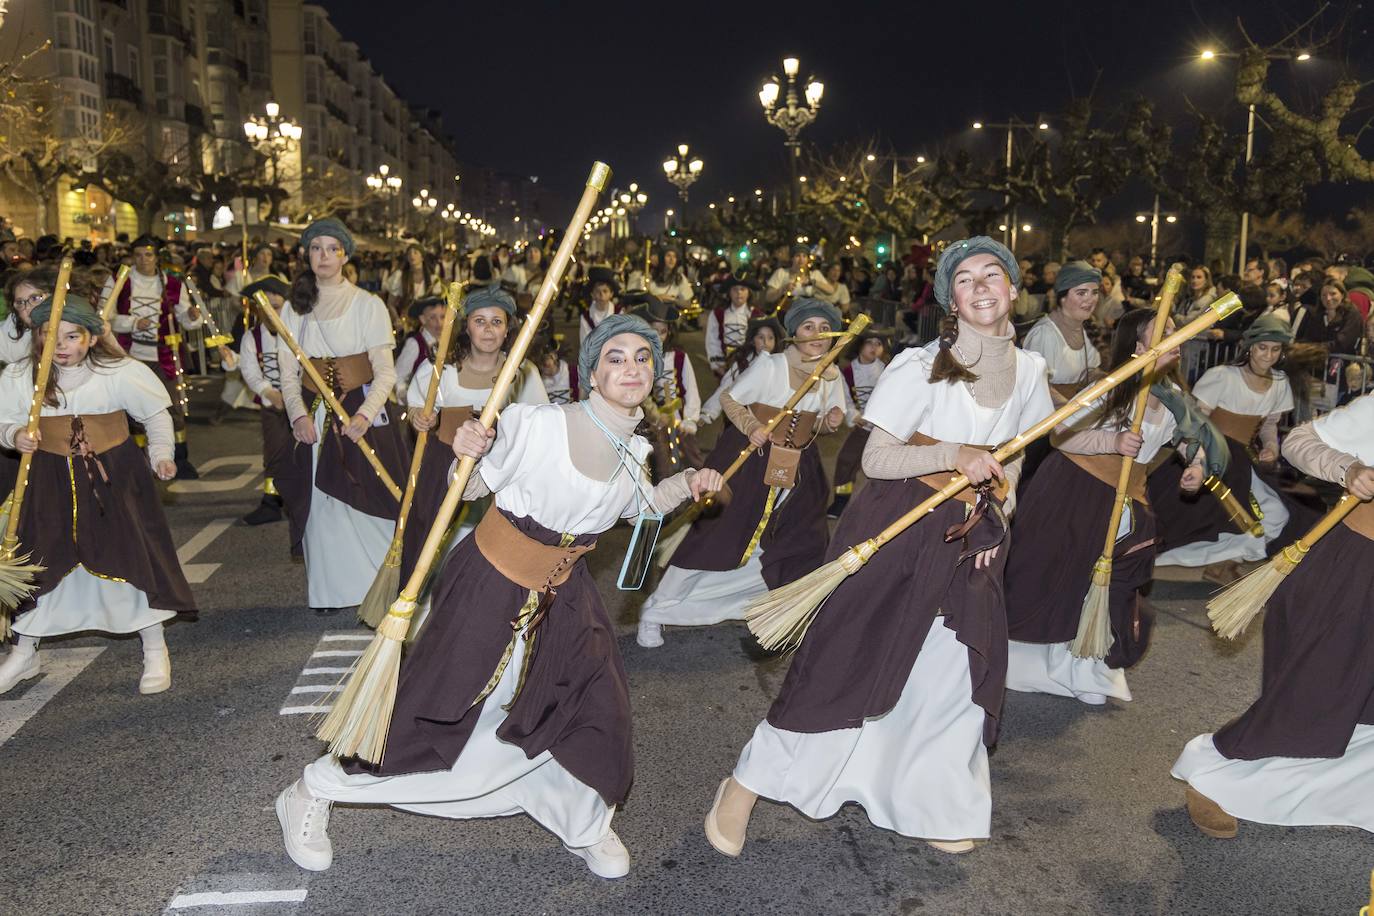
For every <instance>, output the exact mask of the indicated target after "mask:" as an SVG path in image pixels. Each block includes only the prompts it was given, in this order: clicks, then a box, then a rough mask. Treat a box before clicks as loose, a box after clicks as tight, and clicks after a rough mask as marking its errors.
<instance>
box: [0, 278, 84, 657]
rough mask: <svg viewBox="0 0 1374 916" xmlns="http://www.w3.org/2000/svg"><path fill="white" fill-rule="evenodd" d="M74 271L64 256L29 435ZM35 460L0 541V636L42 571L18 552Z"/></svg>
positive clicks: (21, 480)
mask: <svg viewBox="0 0 1374 916" xmlns="http://www.w3.org/2000/svg"><path fill="white" fill-rule="evenodd" d="M71 275H72V259H71V258H70V257H67V258H63V259H62V266H61V267H59V268H58V271H57V286H56V288H55V289H54V291H53V296H52V315H51V316H50V317H49V318H48V333H47V334H46V335H44V337H43V353H42V355H41V356H40V357H39V359H38V375H37V378H36V379H35V382H34V386H33V400H32V401H30V402H29V421H28V423H27V425H26V426H25V429H26V431H27V432H28V434H29V435H30V436H32V435H34V434H35V433H37V432H38V417H39V415H40V414H42V412H43V394H44V392H46V391H47V390H48V377H49V376H50V375H52V360H53V354H54V353H55V352H56V351H57V335H58V331H59V329H60V327H61V324H62V309H63V307H64V306H65V305H66V304H67V281H68V280H70V279H71ZM32 464H33V452H25V453H24V455H23V456H22V457H21V458H20V459H19V476H18V477H17V478H16V479H15V481H14V491H13V492H12V493H11V494H10V498H9V517H8V518H7V519H6V520H5V537H4V541H3V542H0V639H8V638H9V636H10V613H11V612H12V611H13V610H14V609H15V608H16V607H18V606H19V605H20V603H21V602H23V601H24V599H26V598H27V597H28V596H29V595H31V594H32V593H33V589H34V584H33V580H34V577H35V576H37V575H38V574H39V573H40V572H42V571H43V567H42V566H41V565H38V564H34V563H30V562H29V555H28V554H24V555H23V556H19V512H20V509H22V508H23V505H24V492H25V491H26V490H27V489H28V487H29V468H30V466H32Z"/></svg>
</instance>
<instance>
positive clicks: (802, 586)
mask: <svg viewBox="0 0 1374 916" xmlns="http://www.w3.org/2000/svg"><path fill="white" fill-rule="evenodd" d="M1239 308H1240V297H1239V296H1237V295H1236V294H1235V293H1227V294H1226V295H1224V296H1222V297H1221V298H1219V299H1217V300H1215V301H1214V302H1212V304H1211V305H1209V306H1208V307H1207V311H1206V312H1205V313H1204V314H1202V315H1199V316H1198V317H1197V318H1195V319H1193V320H1192V321H1191V322H1189V323H1188V324H1187V325H1185V326H1184V327H1182V328H1180V329H1179V330H1177V331H1175V332H1174V333H1172V334H1170V335H1169V336H1168V337H1166V338H1164V340H1162V341H1160V342H1159V343H1158V344H1156V345H1155V346H1153V347H1151V348H1150V349H1149V350H1146V351H1145V352H1144V353H1141V354H1139V355H1137V356H1136V357H1135V358H1133V359H1131V360H1130V361H1129V362H1127V363H1125V364H1124V365H1122V366H1121V367H1119V368H1117V369H1114V370H1112V371H1111V372H1109V373H1107V374H1106V375H1105V376H1103V377H1102V378H1100V379H1098V380H1097V381H1096V382H1093V383H1092V384H1091V385H1089V386H1088V387H1087V388H1084V389H1083V390H1082V391H1080V392H1079V393H1078V394H1076V395H1074V397H1073V398H1071V399H1070V400H1069V402H1068V403H1067V404H1065V405H1064V406H1063V407H1061V408H1059V409H1058V410H1056V411H1055V412H1054V413H1052V414H1050V415H1049V416H1048V417H1046V418H1045V419H1043V420H1041V421H1040V422H1039V423H1036V424H1035V425H1034V426H1032V427H1031V428H1030V429H1028V430H1026V431H1025V432H1024V433H1021V434H1020V435H1019V436H1017V437H1016V438H1014V439H1012V440H1011V441H1010V442H1008V443H1007V444H1006V445H1004V446H1002V447H1001V448H999V449H997V450H996V451H994V452H993V453H992V457H993V458H994V459H995V460H997V461H1005V460H1006V459H1007V458H1009V457H1011V456H1012V455H1015V454H1016V453H1017V452H1019V451H1021V450H1022V449H1024V448H1025V447H1026V446H1027V445H1028V444H1030V443H1031V442H1033V441H1035V440H1036V439H1039V438H1041V437H1042V436H1045V435H1048V434H1049V433H1050V432H1051V431H1052V430H1053V429H1054V428H1055V427H1056V426H1058V425H1059V424H1060V423H1062V422H1064V421H1065V420H1067V419H1068V418H1069V417H1071V416H1073V415H1074V414H1075V413H1077V412H1078V411H1079V410H1081V409H1082V408H1084V407H1086V406H1087V405H1089V404H1091V403H1092V402H1093V401H1095V400H1097V399H1098V398H1100V397H1102V395H1104V394H1106V393H1107V392H1108V391H1111V390H1112V389H1113V388H1115V387H1116V386H1117V385H1120V384H1121V383H1122V382H1124V381H1125V380H1126V379H1128V378H1130V377H1131V376H1133V375H1139V374H1140V373H1141V372H1143V371H1145V367H1146V365H1147V364H1150V365H1152V364H1153V363H1154V362H1155V361H1156V360H1158V359H1159V357H1160V356H1161V355H1163V354H1164V353H1167V352H1168V351H1169V350H1172V349H1173V348H1174V347H1177V346H1179V345H1180V344H1182V343H1183V342H1184V341H1186V340H1189V339H1190V338H1193V337H1196V336H1197V335H1198V334H1200V333H1202V332H1203V331H1205V330H1207V329H1208V328H1210V327H1211V326H1212V325H1214V324H1216V323H1217V322H1218V321H1220V320H1221V319H1222V318H1225V317H1226V316H1227V315H1230V314H1231V313H1232V312H1234V311H1236V310H1237V309H1239ZM968 486H969V479H968V478H967V477H965V476H964V475H963V474H956V475H955V476H954V478H953V479H952V480H950V482H949V483H947V484H945V485H944V486H943V487H941V488H940V490H939V491H937V492H936V493H935V494H934V495H933V496H931V497H929V498H927V499H925V500H923V501H922V502H921V503H920V505H918V506H916V508H914V509H912V510H911V511H910V512H908V513H906V514H905V515H903V516H902V517H901V518H899V519H897V520H896V521H895V522H893V523H892V524H890V525H888V526H887V527H886V528H884V529H883V530H882V531H881V532H879V533H878V534H877V535H876V536H875V537H872V538H869V539H868V540H866V541H863V542H862V543H859V544H855V545H853V546H852V547H850V548H849V549H848V550H846V551H845V552H844V553H842V554H840V556H839V557H838V558H836V559H834V560H832V561H831V562H829V563H827V564H825V565H824V566H822V567H820V568H819V569H817V570H815V571H814V572H811V573H808V574H807V575H805V576H803V577H802V578H800V579H798V580H797V581H795V582H793V583H791V584H790V585H784V586H783V587H782V588H777V589H774V590H773V591H771V592H768V593H767V594H765V595H763V596H761V597H759V598H756V599H755V600H754V601H752V602H750V604H749V606H748V607H747V608H746V609H745V612H744V616H745V620H746V621H747V622H748V624H749V629H750V630H751V631H752V632H753V634H754V635H755V636H757V637H758V639H759V643H760V645H762V646H763V647H764V648H766V649H776V648H780V647H783V646H787V647H795V646H797V645H800V643H801V640H802V637H804V636H805V635H806V630H807V628H808V627H809V626H810V625H811V621H812V620H813V619H814V618H815V616H816V611H817V610H818V609H819V608H820V606H821V604H822V602H824V601H825V599H826V598H828V597H829V596H830V593H831V592H833V591H834V590H835V589H836V588H838V587H839V585H840V583H841V582H843V581H844V580H845V579H846V578H848V577H849V576H852V575H854V573H856V572H858V571H859V570H860V569H862V568H863V566H864V564H865V563H867V562H868V561H869V560H870V559H872V557H873V555H874V554H876V553H877V552H878V550H879V549H880V548H882V546H883V545H884V544H887V543H888V542H890V541H891V540H892V539H893V538H895V537H897V536H898V535H899V534H901V533H902V532H903V531H905V530H906V529H908V528H910V527H911V526H912V525H914V524H916V523H917V522H919V521H920V520H921V519H923V518H925V517H926V516H927V515H929V514H930V513H931V512H934V511H935V510H936V509H937V508H939V507H940V506H941V505H943V504H944V503H945V502H946V501H948V500H950V499H953V498H954V497H955V496H957V495H958V494H959V493H960V492H961V491H963V490H964V489H966V488H967V487H968Z"/></svg>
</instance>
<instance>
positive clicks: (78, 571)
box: [14, 565, 176, 639]
mask: <svg viewBox="0 0 1374 916" xmlns="http://www.w3.org/2000/svg"><path fill="white" fill-rule="evenodd" d="M175 616H176V612H175V611H167V610H161V609H159V608H154V607H149V606H148V596H147V595H145V594H144V593H143V592H142V591H140V590H139V589H137V588H135V587H134V586H133V585H131V584H130V583H128V582H117V581H115V580H114V579H102V578H101V577H99V576H96V575H93V574H92V573H91V572H90V571H89V570H87V569H86V567H85V566H81V565H77V567H76V568H75V569H73V570H72V571H71V572H69V573H67V574H66V575H65V576H63V577H62V580H61V581H60V582H58V583H57V587H56V588H54V589H53V590H52V591H50V592H48V593H47V594H46V595H44V596H42V597H41V598H39V599H38V603H37V605H36V606H35V607H34V609H33V610H31V611H28V612H26V613H24V614H21V615H20V616H19V617H17V618H16V619H15V621H14V632H16V633H18V634H20V635H21V636H32V637H34V638H35V639H41V638H43V637H46V636H63V635H65V634H67V633H83V632H86V631H96V632H101V633H134V632H137V631H138V630H141V629H143V628H144V627H150V626H152V625H153V624H155V623H161V622H163V621H164V620H168V619H170V618H172V617H175Z"/></svg>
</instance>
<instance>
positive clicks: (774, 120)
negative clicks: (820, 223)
mask: <svg viewBox="0 0 1374 916" xmlns="http://www.w3.org/2000/svg"><path fill="white" fill-rule="evenodd" d="M800 70H801V61H799V60H797V58H795V57H787V58H784V59H783V62H782V72H783V75H784V77H785V78H786V86H787V91H786V93H785V94H784V92H783V81H782V80H780V79H778V77H777V76H770V77H769V78H768V80H767V82H765V83H764V84H763V88H762V89H760V90H759V102H760V104H762V105H763V116H764V118H766V119H767V120H768V123H769V124H772V125H773V126H774V127H776V128H778V129H779V130H781V131H782V132H783V133H784V134H786V135H787V140H786V142H785V143H784V145H785V146H786V147H787V148H788V149H789V150H791V151H792V155H791V156H790V157H788V158H789V159H790V160H791V162H792V210H793V212H794V213H795V212H796V209H797V203H798V194H799V189H798V181H797V179H798V175H797V166H798V163H799V162H800V160H801V141H800V140H799V139H798V137H800V136H801V132H802V130H803V129H804V128H805V127H806V126H807V125H809V124H810V123H811V122H812V121H814V120H816V115H817V114H819V113H820V110H821V97H822V96H823V95H825V84H824V83H822V82H820V81H819V80H817V79H816V78H815V77H814V76H813V77H811V78H810V79H808V80H807V81H806V89H805V90H804V92H803V93H802V95H800V96H799V95H798V94H797V73H798V72H800ZM780 97H781V98H782V105H779V104H778V99H779V98H780ZM803 98H804V99H805V104H802V101H803Z"/></svg>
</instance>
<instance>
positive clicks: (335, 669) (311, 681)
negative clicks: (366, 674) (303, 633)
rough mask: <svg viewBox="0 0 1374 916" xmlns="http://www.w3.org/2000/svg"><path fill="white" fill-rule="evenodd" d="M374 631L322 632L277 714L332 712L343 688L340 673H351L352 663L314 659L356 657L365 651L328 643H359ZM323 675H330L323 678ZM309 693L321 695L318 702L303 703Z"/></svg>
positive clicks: (367, 640) (370, 637)
mask: <svg viewBox="0 0 1374 916" xmlns="http://www.w3.org/2000/svg"><path fill="white" fill-rule="evenodd" d="M371 640H372V632H371V631H370V630H364V629H362V628H358V629H354V630H330V631H328V632H326V633H323V634H321V635H320V640H319V642H317V643H315V649H314V651H313V652H311V653H310V659H309V660H307V661H306V663H305V668H304V669H302V670H301V674H300V677H298V678H297V679H296V683H295V685H294V686H292V688H291V692H290V693H289V694H288V695H287V697H286V702H285V703H284V704H283V706H282V707H281V709H280V710H278V712H277V714H278V715H281V716H302V715H307V716H308V715H317V714H319V713H326V712H329V710H331V709H332V708H333V699H334V697H335V696H337V695H338V693H339V691H341V690H342V689H343V678H342V677H341V675H345V674H348V672H350V671H352V670H353V669H352V667H351V666H348V665H346V664H345V665H341V664H338V663H335V664H333V665H330V664H328V663H326V664H323V665H321V664H314V663H313V662H314V660H315V659H320V658H336V659H340V660H346V659H356V658H358V657H359V656H361V655H362V654H363V651H364V650H362V649H328V648H325V647H326V646H337V645H339V644H340V643H344V644H348V643H353V644H355V645H356V644H358V643H363V642H370V641H371ZM321 676H327V677H325V679H324V680H323V681H321V680H320V678H321ZM310 694H316V695H318V697H319V699H318V704H317V705H313V706H303V705H300V701H301V700H302V699H304V698H305V696H308V695H310Z"/></svg>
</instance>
